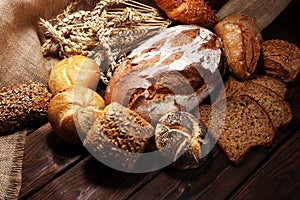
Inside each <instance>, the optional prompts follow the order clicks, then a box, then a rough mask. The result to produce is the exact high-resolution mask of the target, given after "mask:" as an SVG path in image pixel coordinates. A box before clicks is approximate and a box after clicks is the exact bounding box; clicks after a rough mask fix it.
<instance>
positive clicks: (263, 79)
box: [248, 75, 287, 99]
mask: <svg viewBox="0 0 300 200" xmlns="http://www.w3.org/2000/svg"><path fill="white" fill-rule="evenodd" d="M248 81H249V82H254V83H257V84H260V85H262V86H264V87H266V88H268V89H270V90H272V91H273V92H275V93H276V94H278V95H279V96H281V97H282V98H283V99H285V97H286V93H287V88H286V85H285V84H284V83H283V82H281V81H279V80H278V79H275V78H272V77H270V76H265V75H255V76H253V77H252V78H251V79H250V80H248Z"/></svg>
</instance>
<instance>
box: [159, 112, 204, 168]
mask: <svg viewBox="0 0 300 200" xmlns="http://www.w3.org/2000/svg"><path fill="white" fill-rule="evenodd" d="M206 134H207V131H206V129H205V127H204V126H203V125H202V124H201V123H200V122H199V120H198V119H197V118H196V117H194V116H193V115H192V114H190V113H188V112H182V111H176V112H169V113H167V114H165V115H164V116H162V117H161V118H160V119H159V123H158V124H157V125H156V129H155V144H156V147H157V149H159V150H164V151H163V152H164V153H165V155H164V156H165V157H167V158H168V159H170V158H172V159H173V161H174V163H173V166H175V167H176V168H179V169H192V168H196V167H199V166H200V165H201V164H203V163H204V161H205V158H206V156H207V155H205V153H206V152H205V150H204V149H205V146H207V145H210V144H209V140H206V139H205V135H206Z"/></svg>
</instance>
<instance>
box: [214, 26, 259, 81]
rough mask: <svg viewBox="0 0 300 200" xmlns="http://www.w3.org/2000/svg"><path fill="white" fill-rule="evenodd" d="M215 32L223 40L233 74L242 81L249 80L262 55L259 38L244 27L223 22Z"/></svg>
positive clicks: (216, 27)
mask: <svg viewBox="0 0 300 200" xmlns="http://www.w3.org/2000/svg"><path fill="white" fill-rule="evenodd" d="M215 32H216V34H217V35H219V36H220V37H221V38H222V41H223V43H224V51H225V55H226V58H227V63H228V65H229V69H230V70H231V72H232V74H233V75H234V76H235V77H237V78H238V79H241V80H246V79H248V78H249V77H250V76H251V75H252V74H253V73H254V71H255V69H256V66H257V62H258V59H259V55H260V45H259V41H258V39H257V37H256V36H255V35H254V33H252V32H251V31H250V30H249V29H248V28H246V27H245V26H243V25H240V24H236V23H223V22H222V21H220V22H219V23H218V24H217V25H216V26H215Z"/></svg>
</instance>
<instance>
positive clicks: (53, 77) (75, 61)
mask: <svg viewBox="0 0 300 200" xmlns="http://www.w3.org/2000/svg"><path fill="white" fill-rule="evenodd" d="M99 79H100V68H99V66H98V65H97V64H96V62H95V61H94V60H92V59H90V58H87V57H85V56H81V55H76V56H72V57H70V58H65V59H63V60H61V61H59V62H58V63H57V64H56V65H55V66H54V67H53V68H52V70H51V72H50V76H49V80H48V85H49V88H50V91H51V93H52V94H53V95H56V94H57V93H59V92H60V91H62V90H65V89H67V88H69V87H71V86H73V85H81V86H84V87H88V88H90V89H95V88H96V87H97V85H98V81H99Z"/></svg>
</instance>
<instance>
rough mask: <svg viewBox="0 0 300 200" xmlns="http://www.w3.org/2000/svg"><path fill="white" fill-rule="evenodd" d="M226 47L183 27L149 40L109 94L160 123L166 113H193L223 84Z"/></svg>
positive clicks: (197, 30)
mask: <svg viewBox="0 0 300 200" xmlns="http://www.w3.org/2000/svg"><path fill="white" fill-rule="evenodd" d="M222 61H223V54H222V44H221V41H220V38H218V37H217V36H216V35H215V34H213V33H212V32H211V31H209V30H207V29H205V28H201V27H199V26H195V25H178V26H175V27H172V28H168V29H166V30H165V31H163V32H162V33H160V34H158V35H156V36H154V37H153V38H151V39H149V40H147V41H146V42H145V43H143V44H142V45H141V46H139V47H138V48H136V49H135V50H133V51H132V52H131V54H130V55H129V56H128V57H127V59H125V61H124V62H123V63H122V64H121V65H120V67H119V68H118V69H117V70H116V72H115V74H114V75H113V77H112V79H111V80H110V82H109V84H108V86H107V89H106V94H105V100H106V104H107V105H108V104H110V103H111V102H119V103H121V104H122V105H124V106H128V107H129V108H131V109H132V110H134V111H136V112H137V113H138V114H139V115H141V116H142V117H143V118H144V119H146V120H147V121H148V122H151V123H156V122H157V121H158V119H159V118H160V117H161V116H162V115H164V114H165V113H168V112H171V111H178V110H183V111H189V110H192V109H193V108H194V107H196V106H197V105H198V104H199V103H200V102H201V101H203V100H204V99H205V98H206V97H207V96H208V95H209V93H210V91H212V90H213V89H214V88H215V87H216V86H217V85H218V83H219V82H220V81H221V77H220V74H221V75H222V74H223V73H224V71H225V67H224V65H223V62H222Z"/></svg>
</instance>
